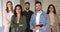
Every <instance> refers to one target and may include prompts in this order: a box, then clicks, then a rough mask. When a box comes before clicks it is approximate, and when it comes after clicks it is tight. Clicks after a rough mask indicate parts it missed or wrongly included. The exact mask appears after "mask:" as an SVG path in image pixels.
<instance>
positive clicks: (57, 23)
mask: <svg viewBox="0 0 60 32" xmlns="http://www.w3.org/2000/svg"><path fill="white" fill-rule="evenodd" d="M56 21H57V22H56V25H57V26H56V29H57V32H59V21H58V16H57V17H56Z"/></svg>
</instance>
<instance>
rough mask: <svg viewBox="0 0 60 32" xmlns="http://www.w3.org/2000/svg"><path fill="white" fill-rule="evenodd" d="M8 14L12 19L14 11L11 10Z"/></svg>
mask: <svg viewBox="0 0 60 32" xmlns="http://www.w3.org/2000/svg"><path fill="white" fill-rule="evenodd" d="M8 15H9V17H10V20H11V17H12V15H13V13H12V12H11V11H10V12H9V13H8Z"/></svg>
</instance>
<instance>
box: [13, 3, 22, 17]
mask: <svg viewBox="0 0 60 32" xmlns="http://www.w3.org/2000/svg"><path fill="white" fill-rule="evenodd" d="M17 7H20V9H21V13H20V14H21V15H22V6H21V5H19V4H17V5H16V6H15V9H14V15H15V16H17V13H16V8H17Z"/></svg>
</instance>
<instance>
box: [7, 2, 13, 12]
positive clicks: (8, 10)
mask: <svg viewBox="0 0 60 32" xmlns="http://www.w3.org/2000/svg"><path fill="white" fill-rule="evenodd" d="M8 3H11V5H13V3H12V2H11V1H7V3H6V11H7V13H9V9H8V7H7V4H8ZM11 10H12V12H13V6H12V7H11Z"/></svg>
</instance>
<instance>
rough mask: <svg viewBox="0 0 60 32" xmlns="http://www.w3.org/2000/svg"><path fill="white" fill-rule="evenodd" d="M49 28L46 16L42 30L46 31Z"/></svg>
mask: <svg viewBox="0 0 60 32" xmlns="http://www.w3.org/2000/svg"><path fill="white" fill-rule="evenodd" d="M49 27H50V20H49V17H48V15H46V21H45V25H44V26H43V27H42V29H43V30H44V31H46V30H47V29H48V28H49Z"/></svg>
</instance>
